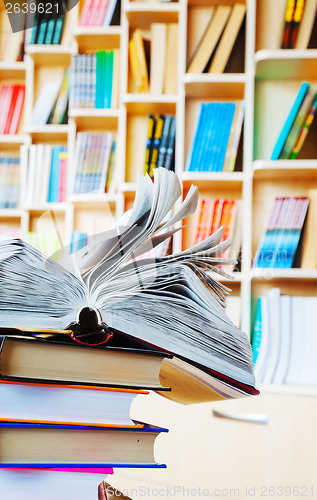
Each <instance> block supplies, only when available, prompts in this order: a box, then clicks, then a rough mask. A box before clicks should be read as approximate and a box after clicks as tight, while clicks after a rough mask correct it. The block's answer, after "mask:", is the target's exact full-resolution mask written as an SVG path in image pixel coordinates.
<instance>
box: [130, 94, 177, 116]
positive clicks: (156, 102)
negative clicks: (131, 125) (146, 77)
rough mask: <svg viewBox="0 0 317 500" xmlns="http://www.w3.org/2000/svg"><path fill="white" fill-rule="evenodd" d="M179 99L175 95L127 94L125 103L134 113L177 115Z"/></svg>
mask: <svg viewBox="0 0 317 500" xmlns="http://www.w3.org/2000/svg"><path fill="white" fill-rule="evenodd" d="M177 102H178V97H177V95H175V94H161V95H154V94H132V93H131V94H125V95H124V97H123V103H124V104H125V106H126V109H127V111H129V112H133V113H167V114H175V113H176V104H177Z"/></svg>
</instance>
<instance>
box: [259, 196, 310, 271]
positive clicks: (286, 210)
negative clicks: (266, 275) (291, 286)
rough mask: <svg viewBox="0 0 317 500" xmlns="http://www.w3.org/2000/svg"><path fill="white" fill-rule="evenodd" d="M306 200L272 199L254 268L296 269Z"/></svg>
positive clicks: (305, 213) (295, 198) (306, 208)
mask: <svg viewBox="0 0 317 500" xmlns="http://www.w3.org/2000/svg"><path fill="white" fill-rule="evenodd" d="M308 205H309V198H308V197H307V196H303V197H279V198H276V199H275V203H274V206H273V210H272V213H271V216H270V220H269V223H268V225H267V228H266V231H265V233H264V235H263V236H262V238H261V241H260V244H259V246H258V249H257V251H256V255H255V258H254V263H253V267H265V268H267V267H274V268H288V269H289V268H291V267H299V265H298V263H299V262H300V257H301V255H300V250H301V248H300V247H301V245H299V244H300V242H301V241H302V239H301V235H302V232H303V226H304V222H305V219H306V215H307V210H308Z"/></svg>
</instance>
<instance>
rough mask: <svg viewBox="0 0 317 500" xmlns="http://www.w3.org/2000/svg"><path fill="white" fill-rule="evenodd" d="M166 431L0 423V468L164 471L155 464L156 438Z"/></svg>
mask: <svg viewBox="0 0 317 500" xmlns="http://www.w3.org/2000/svg"><path fill="white" fill-rule="evenodd" d="M161 432H168V430H167V429H164V428H161V427H155V426H152V425H148V424H143V423H141V422H135V425H134V426H132V427H131V426H120V425H119V426H116V425H94V424H89V423H87V424H70V423H55V422H45V421H36V420H35V421H18V422H16V421H15V422H14V421H9V420H8V421H1V422H0V439H1V443H2V445H1V457H0V467H18V468H26V467H35V468H46V467H112V465H114V464H116V467H129V466H131V465H132V464H133V465H134V466H135V467H164V465H160V464H157V463H156V462H155V460H154V454H153V447H154V442H155V439H156V437H157V436H158V435H159V434H160V433H161Z"/></svg>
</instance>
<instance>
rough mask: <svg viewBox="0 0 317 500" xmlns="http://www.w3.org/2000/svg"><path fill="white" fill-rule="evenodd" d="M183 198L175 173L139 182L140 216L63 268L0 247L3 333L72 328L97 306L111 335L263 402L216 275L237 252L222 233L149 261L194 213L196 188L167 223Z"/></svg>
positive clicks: (65, 254)
mask: <svg viewBox="0 0 317 500" xmlns="http://www.w3.org/2000/svg"><path fill="white" fill-rule="evenodd" d="M180 195H181V185H180V182H179V179H178V177H177V176H176V174H175V173H173V172H171V171H168V170H166V169H164V168H157V169H155V170H154V182H152V180H151V179H150V177H149V176H141V175H140V177H139V180H138V189H137V192H136V197H135V201H134V205H133V208H132V209H131V210H130V211H128V212H126V213H125V214H124V215H123V217H121V219H120V220H119V221H118V222H117V223H116V224H115V226H114V227H113V228H112V229H110V230H108V231H106V232H105V233H102V234H99V235H96V236H95V237H91V238H90V239H88V244H87V245H86V246H85V247H83V248H82V249H80V250H78V251H77V252H75V253H73V254H72V255H69V249H68V248H64V249H62V250H61V251H60V254H59V259H58V260H57V261H55V260H53V259H51V258H46V257H44V256H43V255H42V254H41V253H40V252H39V251H37V250H36V249H34V248H32V247H31V246H30V245H28V244H27V243H24V242H23V241H21V240H17V239H10V240H5V241H1V244H0V279H1V287H0V314H1V326H2V327H6V328H8V327H11V328H12V327H15V328H30V329H32V328H34V329H39V328H43V329H58V330H60V329H66V328H67V327H68V326H69V325H70V324H73V323H74V322H75V321H76V319H77V318H78V317H79V312H80V311H82V310H83V309H86V308H87V307H90V308H94V309H95V310H96V311H97V313H98V314H99V313H100V316H101V318H102V321H103V322H104V323H106V325H108V327H109V328H110V329H114V331H120V332H124V334H125V335H127V336H128V337H129V338H131V339H137V340H138V341H140V342H141V343H142V345H143V346H144V345H146V346H149V347H151V348H153V347H155V348H158V349H160V350H163V351H165V352H168V353H170V354H173V355H174V356H177V357H178V358H180V359H182V360H184V361H186V362H188V363H190V364H191V365H193V366H196V367H198V368H200V369H203V370H205V371H206V372H208V373H212V374H213V376H215V377H217V378H219V379H220V380H224V381H226V383H228V384H231V385H233V386H234V387H240V388H242V391H243V392H245V393H249V394H257V393H258V391H257V390H256V389H255V388H254V383H255V380H254V375H253V363H252V351H251V347H250V344H249V342H248V339H247V337H246V335H245V334H244V333H243V332H241V331H240V330H239V329H238V328H237V327H236V326H235V325H234V324H233V323H232V322H231V320H230V319H229V318H228V317H227V316H226V314H225V296H226V295H228V293H229V289H228V288H227V287H225V286H224V285H223V284H221V283H220V282H218V281H217V280H216V279H214V277H213V276H214V275H215V273H218V274H220V275H222V276H227V274H226V272H225V271H224V269H223V266H224V265H225V264H226V263H227V264H232V263H233V261H232V260H230V259H224V258H221V257H220V256H222V255H223V253H224V252H225V250H226V249H227V248H228V247H229V246H230V241H229V240H226V241H222V242H221V236H222V228H220V229H218V230H217V231H216V232H215V233H214V234H212V235H211V236H209V237H208V238H206V239H205V240H204V241H201V242H199V243H198V244H196V245H194V246H193V247H191V248H189V249H187V250H184V251H182V252H179V253H174V254H172V255H169V256H166V257H161V258H157V259H154V258H142V255H143V254H145V253H146V252H147V251H148V250H149V249H150V248H152V247H155V246H156V245H158V244H160V243H161V242H162V241H164V240H165V239H166V238H169V237H170V236H171V235H172V234H173V233H174V232H176V231H178V230H179V229H180V228H179V227H176V226H177V223H178V222H180V221H181V220H183V219H184V218H186V217H188V216H189V215H191V214H192V213H193V212H194V211H195V209H196V206H197V201H198V190H197V188H196V187H194V186H192V187H191V188H190V190H189V192H188V194H187V196H186V198H185V199H184V201H183V202H182V203H181V204H180V205H179V206H178V208H177V209H176V210H175V212H174V215H173V216H172V217H171V218H169V219H168V221H167V222H164V223H162V221H163V219H164V218H165V217H166V215H167V214H168V212H169V211H170V209H171V207H172V206H173V205H174V204H175V202H176V200H178V198H179V197H180ZM175 225H176V226H175ZM167 228H170V229H169V230H167V231H166V229H167ZM54 257H56V256H54ZM218 266H221V268H219V267H218ZM209 271H213V273H210V272H209Z"/></svg>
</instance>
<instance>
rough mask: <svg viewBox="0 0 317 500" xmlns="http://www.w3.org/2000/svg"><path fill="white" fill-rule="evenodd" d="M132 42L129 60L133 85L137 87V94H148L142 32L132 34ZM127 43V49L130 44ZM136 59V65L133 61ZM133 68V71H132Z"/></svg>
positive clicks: (137, 30) (136, 31) (137, 31)
mask: <svg viewBox="0 0 317 500" xmlns="http://www.w3.org/2000/svg"><path fill="white" fill-rule="evenodd" d="M132 40H133V41H134V44H132V47H133V48H132V60H131V63H132V64H131V69H132V73H133V78H134V79H135V83H136V86H137V92H142V93H143V92H145V93H147V92H149V77H148V72H147V65H146V59H145V50H144V43H143V38H142V32H141V30H140V29H136V30H135V31H134V33H133V36H132ZM132 40H131V41H130V42H129V47H130V43H131V42H132ZM135 58H137V61H138V62H137V63H135V61H133V60H134V59H135ZM133 68H134V69H133Z"/></svg>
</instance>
